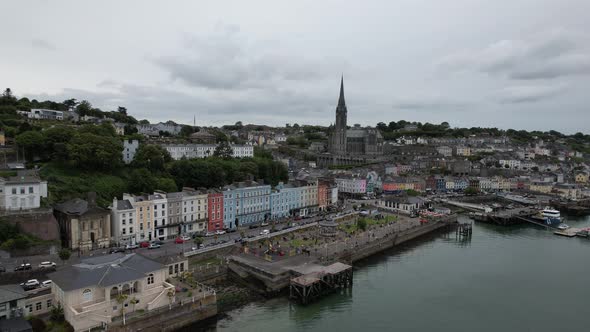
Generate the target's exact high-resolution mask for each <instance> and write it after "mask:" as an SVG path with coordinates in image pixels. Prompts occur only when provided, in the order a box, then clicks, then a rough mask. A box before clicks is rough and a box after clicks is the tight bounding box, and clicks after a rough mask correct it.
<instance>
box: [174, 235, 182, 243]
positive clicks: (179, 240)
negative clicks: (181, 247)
mask: <svg viewBox="0 0 590 332" xmlns="http://www.w3.org/2000/svg"><path fill="white" fill-rule="evenodd" d="M174 242H175V243H176V244H183V243H184V240H183V239H182V238H181V237H177V238H176V240H174Z"/></svg>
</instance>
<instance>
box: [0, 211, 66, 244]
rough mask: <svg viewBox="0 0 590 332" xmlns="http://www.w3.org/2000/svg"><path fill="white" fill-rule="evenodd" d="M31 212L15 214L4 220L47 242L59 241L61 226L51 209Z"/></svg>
mask: <svg viewBox="0 0 590 332" xmlns="http://www.w3.org/2000/svg"><path fill="white" fill-rule="evenodd" d="M30 211H31V212H21V213H18V212H16V211H15V212H13V213H11V214H9V215H4V216H2V218H3V219H4V220H6V221H8V222H9V223H11V224H13V225H17V226H18V227H19V229H20V230H21V231H22V232H24V233H27V234H30V235H33V236H35V237H37V238H39V239H41V240H45V241H59V225H58V224H57V220H55V217H54V216H53V211H52V210H51V209H39V210H30Z"/></svg>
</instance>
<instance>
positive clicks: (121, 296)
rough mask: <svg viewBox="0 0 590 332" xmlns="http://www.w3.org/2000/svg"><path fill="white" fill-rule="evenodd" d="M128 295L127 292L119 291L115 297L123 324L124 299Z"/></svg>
mask: <svg viewBox="0 0 590 332" xmlns="http://www.w3.org/2000/svg"><path fill="white" fill-rule="evenodd" d="M127 297H128V295H127V294H121V293H119V294H118V295H117V297H116V298H115V299H116V300H117V303H118V304H119V305H120V306H121V315H123V325H125V305H124V303H125V301H126V300H127Z"/></svg>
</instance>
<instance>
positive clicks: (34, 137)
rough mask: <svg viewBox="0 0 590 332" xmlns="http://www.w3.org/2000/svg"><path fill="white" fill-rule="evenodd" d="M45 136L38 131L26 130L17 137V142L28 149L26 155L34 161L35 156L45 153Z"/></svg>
mask: <svg viewBox="0 0 590 332" xmlns="http://www.w3.org/2000/svg"><path fill="white" fill-rule="evenodd" d="M44 142H45V138H44V137H43V134H41V133H40V132H38V131H25V132H24V133H22V134H19V135H18V136H17V137H16V144H18V146H19V147H22V148H23V149H25V151H26V157H27V158H28V159H29V160H30V161H32V160H34V157H35V156H41V155H43V153H44V149H43V146H44Z"/></svg>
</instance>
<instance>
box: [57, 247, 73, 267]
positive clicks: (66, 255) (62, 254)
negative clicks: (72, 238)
mask: <svg viewBox="0 0 590 332" xmlns="http://www.w3.org/2000/svg"><path fill="white" fill-rule="evenodd" d="M57 255H58V256H59V259H61V261H62V262H63V263H65V262H66V261H68V260H69V259H70V257H71V256H72V252H71V251H70V250H69V249H67V248H62V249H61V250H60V251H59V252H58V253H57Z"/></svg>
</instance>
